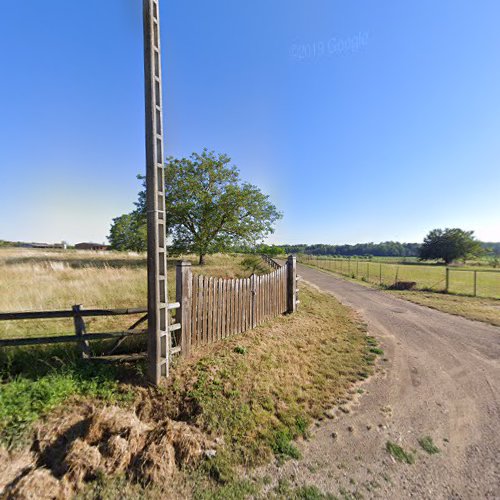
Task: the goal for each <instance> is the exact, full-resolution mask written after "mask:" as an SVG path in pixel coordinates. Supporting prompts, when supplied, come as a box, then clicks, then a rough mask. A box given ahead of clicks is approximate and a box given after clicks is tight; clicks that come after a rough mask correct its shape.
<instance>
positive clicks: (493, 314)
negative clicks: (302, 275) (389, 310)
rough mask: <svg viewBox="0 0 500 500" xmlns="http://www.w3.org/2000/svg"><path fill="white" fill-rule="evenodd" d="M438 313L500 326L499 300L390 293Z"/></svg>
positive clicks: (448, 295) (436, 294)
mask: <svg viewBox="0 0 500 500" xmlns="http://www.w3.org/2000/svg"><path fill="white" fill-rule="evenodd" d="M390 293H393V294H395V295H396V296H398V297H401V298H403V299H406V300H409V301H410V302H415V303H416V304H420V305H423V306H427V307H430V308H432V309H437V310H438V311H443V312H447V313H449V314H455V315H457V316H463V317H464V318H468V319H472V320H476V321H483V322H485V323H490V324H491V325H495V326H500V300H497V299H485V298H482V297H464V296H461V295H451V294H445V293H433V292H399V291H394V292H390Z"/></svg>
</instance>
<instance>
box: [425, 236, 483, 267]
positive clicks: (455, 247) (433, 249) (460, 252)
mask: <svg viewBox="0 0 500 500" xmlns="http://www.w3.org/2000/svg"><path fill="white" fill-rule="evenodd" d="M483 252H484V249H483V247H482V246H481V243H480V242H479V241H478V240H476V239H475V238H474V231H464V230H462V229H459V228H453V229H433V230H432V231H430V232H429V234H428V235H427V236H426V237H425V239H424V243H423V244H422V246H421V247H420V255H419V257H420V259H421V260H441V259H442V260H444V262H445V263H446V264H450V263H451V262H453V261H454V260H457V259H464V260H465V259H467V258H470V257H476V256H478V255H480V254H481V253H483Z"/></svg>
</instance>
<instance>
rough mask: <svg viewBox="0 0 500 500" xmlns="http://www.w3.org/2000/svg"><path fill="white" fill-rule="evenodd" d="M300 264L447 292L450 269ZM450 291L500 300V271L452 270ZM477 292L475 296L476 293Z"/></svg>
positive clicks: (309, 260) (354, 262)
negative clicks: (447, 274) (413, 283)
mask: <svg viewBox="0 0 500 500" xmlns="http://www.w3.org/2000/svg"><path fill="white" fill-rule="evenodd" d="M300 261H301V262H303V263H306V264H309V265H314V266H316V267H319V268H320V269H325V270H327V271H332V272H336V273H339V274H342V275H344V276H348V277H350V278H354V279H360V280H363V281H365V282H368V283H373V284H377V285H382V286H384V285H385V286H391V285H393V284H394V283H396V282H398V281H414V282H415V283H416V288H418V289H420V290H427V291H440V292H441V291H445V290H446V288H447V284H446V281H447V279H446V266H444V265H439V264H424V263H418V262H414V261H409V262H404V263H392V262H391V261H382V260H380V261H373V260H361V259H331V258H330V259H327V258H314V257H311V256H302V257H301V258H300ZM448 292H449V293H453V294H460V295H475V296H477V297H487V298H495V299H500V271H499V270H498V269H495V268H492V267H486V266H481V267H478V266H456V267H449V277H448ZM474 292H475V293H474Z"/></svg>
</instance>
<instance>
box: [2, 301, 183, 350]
mask: <svg viewBox="0 0 500 500" xmlns="http://www.w3.org/2000/svg"><path fill="white" fill-rule="evenodd" d="M179 307H180V304H178V303H173V304H169V305H168V309H169V310H175V309H178V308H179ZM142 313H147V308H145V307H136V308H128V309H82V307H81V305H75V306H73V307H72V309H71V310H62V311H29V312H8V313H0V321H19V320H28V319H31V320H33V319H55V318H73V325H74V329H75V334H74V335H71V334H66V335H49V336H44V337H26V338H15V339H0V347H16V346H17V347H20V346H30V345H44V344H60V343H67V342H76V343H77V344H78V345H79V348H80V351H81V355H82V357H83V358H89V357H90V356H91V351H90V345H89V341H91V340H109V339H115V340H116V343H115V345H114V346H113V347H112V349H111V351H114V350H115V349H116V347H118V345H120V343H121V342H123V340H125V339H126V338H127V337H131V336H135V337H144V338H146V336H147V329H138V327H139V326H140V325H141V324H142V323H144V322H145V321H146V320H147V314H145V315H144V316H142V317H141V318H140V319H139V320H137V321H136V322H135V323H134V324H133V325H132V326H131V327H130V328H128V329H127V330H125V331H123V332H99V333H87V331H86V326H85V320H84V318H85V317H97V316H119V315H132V314H142ZM169 328H170V331H171V332H174V331H176V330H180V328H181V325H180V324H177V323H176V324H172V325H170V327H169Z"/></svg>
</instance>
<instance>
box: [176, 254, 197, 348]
mask: <svg viewBox="0 0 500 500" xmlns="http://www.w3.org/2000/svg"><path fill="white" fill-rule="evenodd" d="M175 300H176V302H179V304H180V305H181V306H180V307H179V308H178V309H177V311H176V313H175V319H176V323H180V324H181V339H180V340H181V342H180V345H181V354H182V355H183V356H186V357H187V356H189V355H190V353H191V305H192V302H193V274H192V271H191V262H187V261H185V260H179V261H177V266H176V269H175Z"/></svg>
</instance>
